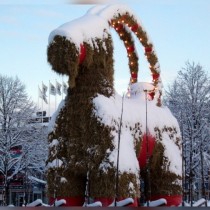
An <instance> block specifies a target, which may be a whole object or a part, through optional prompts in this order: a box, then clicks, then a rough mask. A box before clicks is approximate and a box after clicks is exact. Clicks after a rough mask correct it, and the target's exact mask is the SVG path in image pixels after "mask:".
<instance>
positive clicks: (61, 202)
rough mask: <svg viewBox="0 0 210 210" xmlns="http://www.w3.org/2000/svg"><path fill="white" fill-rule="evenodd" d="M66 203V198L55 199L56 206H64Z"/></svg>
mask: <svg viewBox="0 0 210 210" xmlns="http://www.w3.org/2000/svg"><path fill="white" fill-rule="evenodd" d="M64 204H66V200H64V199H60V200H56V201H55V207H58V206H62V205H64Z"/></svg>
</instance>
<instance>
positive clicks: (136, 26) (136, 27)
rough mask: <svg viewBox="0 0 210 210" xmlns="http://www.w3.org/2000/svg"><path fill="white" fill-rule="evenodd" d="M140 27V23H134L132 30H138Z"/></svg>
mask: <svg viewBox="0 0 210 210" xmlns="http://www.w3.org/2000/svg"><path fill="white" fill-rule="evenodd" d="M138 28H139V25H138V24H135V25H132V26H131V30H132V31H133V32H136V31H137V30H138Z"/></svg>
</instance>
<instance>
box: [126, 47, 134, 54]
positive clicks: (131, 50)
mask: <svg viewBox="0 0 210 210" xmlns="http://www.w3.org/2000/svg"><path fill="white" fill-rule="evenodd" d="M134 50H135V48H134V46H129V47H127V52H130V53H131V52H133V51H134Z"/></svg>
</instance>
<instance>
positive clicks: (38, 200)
mask: <svg viewBox="0 0 210 210" xmlns="http://www.w3.org/2000/svg"><path fill="white" fill-rule="evenodd" d="M41 205H42V200H41V199H37V200H35V201H33V202H32V203H29V204H27V205H26V207H35V206H41Z"/></svg>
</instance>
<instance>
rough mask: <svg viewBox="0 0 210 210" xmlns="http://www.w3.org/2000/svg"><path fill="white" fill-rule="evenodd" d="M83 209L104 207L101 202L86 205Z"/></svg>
mask: <svg viewBox="0 0 210 210" xmlns="http://www.w3.org/2000/svg"><path fill="white" fill-rule="evenodd" d="M83 207H102V203H101V202H100V201H96V202H94V203H91V204H86V203H84V205H83Z"/></svg>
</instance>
